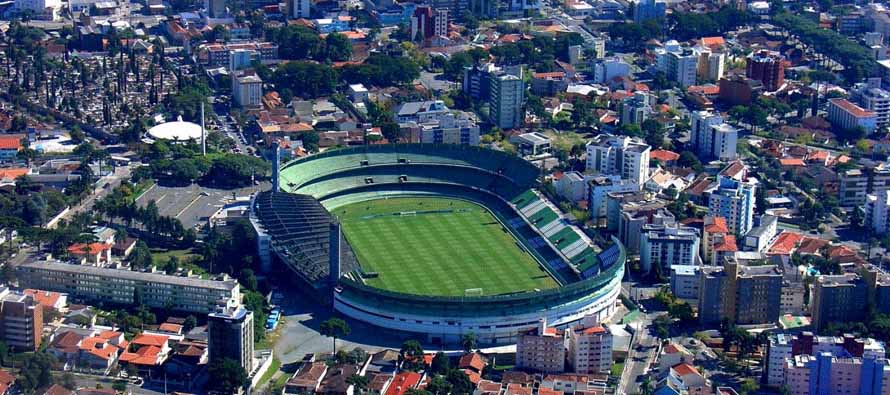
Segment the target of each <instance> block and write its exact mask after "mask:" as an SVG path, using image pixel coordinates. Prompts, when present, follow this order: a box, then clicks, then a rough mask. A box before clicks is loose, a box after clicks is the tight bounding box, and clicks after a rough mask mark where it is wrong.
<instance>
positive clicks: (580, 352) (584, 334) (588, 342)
mask: <svg viewBox="0 0 890 395" xmlns="http://www.w3.org/2000/svg"><path fill="white" fill-rule="evenodd" d="M566 337H567V338H568V339H567V340H568V354H567V357H568V362H569V368H571V369H572V371H573V372H575V373H581V374H597V373H607V372H609V369H611V367H612V332H610V331H609V328H607V327H606V326H604V325H591V326H586V327H585V326H577V327H574V328H570V329H567V330H566Z"/></svg>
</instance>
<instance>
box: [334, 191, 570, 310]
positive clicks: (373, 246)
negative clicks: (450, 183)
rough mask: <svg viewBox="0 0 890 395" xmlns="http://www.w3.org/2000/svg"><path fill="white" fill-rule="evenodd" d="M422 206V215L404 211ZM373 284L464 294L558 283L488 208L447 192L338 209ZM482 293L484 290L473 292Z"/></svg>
mask: <svg viewBox="0 0 890 395" xmlns="http://www.w3.org/2000/svg"><path fill="white" fill-rule="evenodd" d="M410 211H416V212H417V214H416V215H399V213H400V212H410ZM334 214H335V215H337V216H338V217H339V218H340V221H341V223H342V224H343V232H344V235H345V236H346V238H347V240H349V244H350V245H351V246H352V248H353V250H354V251H355V253H356V255H357V258H358V260H359V263H360V264H361V265H362V269H363V270H364V271H365V272H377V273H378V274H379V277H377V278H369V279H367V282H368V284H369V285H371V286H374V287H378V288H383V289H387V290H392V291H399V292H407V293H413V294H420V295H440V296H464V295H466V294H467V293H466V292H465V291H466V290H467V289H474V288H481V289H482V294H484V295H496V294H503V293H512V292H518V291H526V290H531V289H535V288H539V289H545V288H552V287H555V286H556V285H557V284H556V282H555V281H554V280H553V278H551V277H550V275H549V274H548V273H547V272H546V271H544V270H543V269H542V268H541V267H540V265H539V264H538V262H537V261H536V260H535V259H534V258H533V257H532V256H531V255H529V254H528V253H527V252H525V251H524V250H523V249H521V248H520V247H519V245H518V243H519V242H518V241H517V240H516V239H515V238H514V237H513V235H512V234H511V233H510V231H509V230H507V229H506V228H505V227H504V225H502V224H501V223H500V222H499V221H498V220H497V218H495V217H494V216H493V215H492V214H491V213H490V212H489V211H488V210H487V209H486V208H484V207H482V206H480V205H478V204H475V203H471V202H466V201H462V200H456V199H448V198H426V197H423V198H391V199H384V200H373V201H367V202H361V203H355V204H351V205H348V206H344V207H340V208H338V209H336V210H335V212H334ZM474 295H478V293H474Z"/></svg>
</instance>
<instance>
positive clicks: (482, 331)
mask: <svg viewBox="0 0 890 395" xmlns="http://www.w3.org/2000/svg"><path fill="white" fill-rule="evenodd" d="M274 179H275V181H274V184H275V186H274V187H273V190H272V191H268V192H263V193H260V194H258V195H257V196H256V197H255V199H254V203H253V209H252V214H251V218H252V220H253V221H254V223H255V225H256V226H257V228H258V231H259V233H260V238H259V243H260V255H261V257H262V256H263V255H264V254H265V255H268V257H267V258H265V259H269V260H273V261H275V262H278V263H280V264H282V265H284V266H285V267H287V268H288V269H289V270H288V271H289V272H291V273H293V274H294V275H295V278H296V279H297V281H298V283H299V284H300V285H301V288H303V289H305V290H310V293H311V294H313V295H315V296H316V297H317V298H318V299H319V300H322V301H327V302H329V303H331V304H332V305H333V308H334V309H335V310H337V311H338V312H340V313H341V314H343V315H346V316H348V317H351V318H354V319H357V320H361V321H364V322H367V323H370V324H373V325H375V326H378V327H381V328H384V329H386V330H389V331H395V332H410V333H414V334H422V335H424V336H426V339H427V340H428V341H431V342H454V341H457V340H459V339H460V337H461V336H462V335H463V334H466V333H469V332H473V333H474V334H476V336H477V338H478V339H479V341H480V342H483V343H492V344H500V343H512V342H515V341H516V339H517V336H518V335H519V334H520V333H523V332H526V331H528V330H531V329H533V328H535V327H537V325H538V323H539V322H540V321H541V320H542V319H546V320H547V322H548V324H549V325H557V326H559V325H565V324H568V323H571V322H574V321H578V320H580V319H581V318H583V317H585V316H588V315H595V316H599V318H600V319H604V318H606V317H607V316H609V315H611V314H612V313H613V312H614V309H615V304H616V302H617V299H618V294H619V292H620V288H621V286H620V285H621V278H622V276H623V275H624V260H625V253H624V248H623V247H622V246H621V244H620V243H619V242H617V241H616V240H614V239H613V240H610V241H608V242H606V243H596V242H594V240H592V239H591V238H590V237H588V236H587V235H586V234H585V233H584V232H583V231H582V230H581V229H579V228H577V227H575V226H573V225H572V224H571V223H570V221H568V220H567V219H566V217H565V216H564V214H563V213H562V212H561V211H560V210H559V208H558V207H557V206H556V205H555V204H554V203H553V202H551V201H550V200H549V199H547V198H546V197H545V196H544V195H543V194H542V193H541V192H540V191H539V189H538V186H539V184H538V182H539V180H538V179H539V169H538V168H536V167H535V166H534V165H532V164H531V163H528V162H526V161H525V160H523V159H521V158H518V157H516V156H514V155H511V154H507V153H503V152H499V151H493V150H489V149H484V148H479V147H472V146H461V145H433V144H397V145H373V146H362V147H354V148H342V149H334V150H328V151H325V152H323V153H320V154H316V155H312V156H308V157H304V158H300V159H296V160H293V161H291V162H289V163H286V164H283V165H280V166H276V174H275V175H274ZM264 251H266V252H265V253H264Z"/></svg>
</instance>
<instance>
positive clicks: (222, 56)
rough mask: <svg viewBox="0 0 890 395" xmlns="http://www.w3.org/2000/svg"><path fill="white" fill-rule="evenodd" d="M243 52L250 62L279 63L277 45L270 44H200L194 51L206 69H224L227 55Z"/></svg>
mask: <svg viewBox="0 0 890 395" xmlns="http://www.w3.org/2000/svg"><path fill="white" fill-rule="evenodd" d="M237 50H245V51H249V52H250V54H251V60H256V61H258V62H260V63H262V64H266V65H268V64H274V63H278V62H279V60H280V59H279V58H278V45H276V44H273V43H270V42H246V43H232V44H220V43H208V44H201V45H199V46H198V48H197V49H196V51H195V52H196V53H197V54H198V60H199V61H201V62H202V63H204V64H205V65H206V66H207V67H211V68H212V67H225V66H228V65H229V55H230V53H231V52H232V51H237Z"/></svg>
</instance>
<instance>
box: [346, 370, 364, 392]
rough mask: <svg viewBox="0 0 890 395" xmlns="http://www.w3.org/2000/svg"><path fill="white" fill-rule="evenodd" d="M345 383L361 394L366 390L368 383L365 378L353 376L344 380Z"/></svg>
mask: <svg viewBox="0 0 890 395" xmlns="http://www.w3.org/2000/svg"><path fill="white" fill-rule="evenodd" d="M346 383H347V384H351V385H352V386H354V387H355V389H356V390H357V391H358V393H359V394H361V393H364V391H365V389H367V388H368V383H369V381H368V377H367V376H361V375H358V374H353V375H351V376H349V377H347V378H346Z"/></svg>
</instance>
